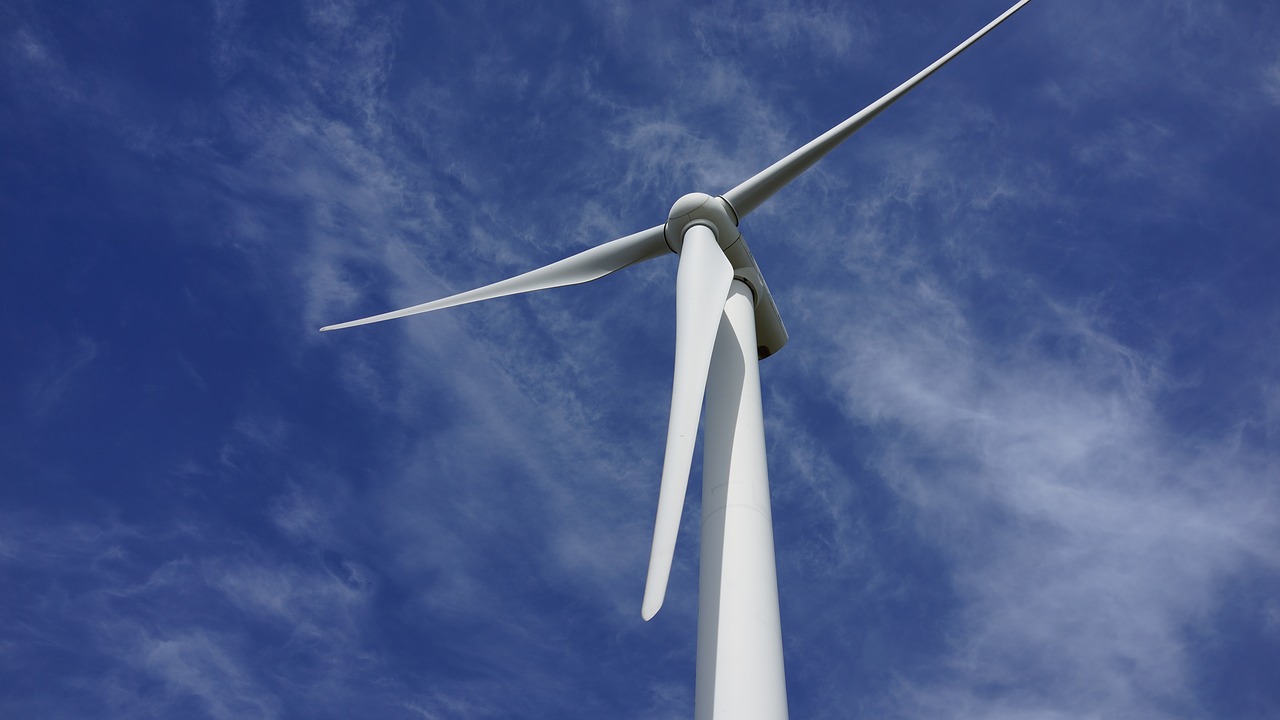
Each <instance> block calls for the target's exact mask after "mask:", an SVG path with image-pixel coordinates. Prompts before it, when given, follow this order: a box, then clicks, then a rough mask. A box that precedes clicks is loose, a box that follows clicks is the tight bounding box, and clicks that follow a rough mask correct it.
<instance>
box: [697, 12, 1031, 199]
mask: <svg viewBox="0 0 1280 720" xmlns="http://www.w3.org/2000/svg"><path fill="white" fill-rule="evenodd" d="M1028 2H1031V0H1020V2H1018V3H1017V4H1016V5H1014V6H1013V7H1011V8H1009V9H1008V10H1006V11H1004V14H1003V15H1001V16H1000V17H998V18H996V19H995V20H992V21H991V22H990V23H989V24H988V25H987V26H986V27H984V28H982V29H981V30H979V31H978V32H976V33H974V34H973V36H972V37H970V38H969V39H968V40H965V41H964V42H962V43H960V44H959V45H957V46H956V47H955V49H954V50H952V51H951V52H949V53H947V54H946V55H943V56H942V57H941V58H939V59H938V60H937V61H936V62H934V63H933V64H932V65H930V66H929V67H927V68H925V69H924V70H921V71H920V72H918V73H916V75H915V77H913V78H911V79H910V80H908V81H906V82H904V83H902V84H901V85H899V86H898V87H896V88H894V89H893V90H892V91H891V92H889V93H888V94H886V95H885V96H884V97H882V98H880V99H879V100H877V101H875V102H873V103H871V104H870V105H868V106H867V107H866V108H864V109H863V110H861V111H859V112H858V114H856V115H854V116H852V117H850V118H849V119H847V120H845V121H844V122H842V123H840V124H839V125H837V126H835V127H833V128H831V129H830V130H828V131H826V132H825V133H823V134H821V135H819V136H818V137H816V138H814V139H813V140H810V141H809V143H808V144H806V145H805V146H804V147H802V148H800V149H799V150H796V151H795V152H793V153H791V154H790V155H788V156H786V157H784V158H782V159H781V160H779V161H778V162H776V163H774V164H772V165H770V166H769V167H767V168H765V169H764V170H761V171H760V172H758V173H756V174H755V175H754V176H752V177H751V178H750V179H748V180H747V181H746V182H744V183H742V184H740V185H738V186H737V187H735V188H734V189H732V190H730V191H729V192H727V193H725V194H724V195H722V196H721V197H723V198H724V199H725V200H726V201H727V202H728V203H729V205H731V206H732V207H733V210H734V212H736V213H737V215H738V220H741V219H742V218H744V217H746V216H747V213H750V212H751V211H752V210H755V209H756V208H758V207H760V205H762V204H763V203H764V201H765V200H768V199H769V198H770V197H772V196H773V194H774V193H776V192H778V191H779V190H781V189H782V188H784V187H786V186H787V184H788V183H790V182H791V181H792V180H795V179H796V178H798V177H800V175H801V173H803V172H804V171H805V170H808V169H809V168H811V167H813V164H814V163H816V162H818V161H819V160H821V159H822V158H823V156H824V155H826V154H827V153H829V152H831V151H832V150H834V149H835V148H836V146H837V145H839V144H840V143H842V142H844V141H845V140H847V139H848V138H849V136H850V135H853V134H854V133H855V132H857V131H858V130H859V129H861V128H862V126H863V125H866V124H867V123H868V122H870V121H871V119H872V118H874V117H875V116H876V115H879V114H880V112H881V111H882V110H884V109H885V108H887V107H889V106H890V105H892V104H893V103H894V102H896V101H897V100H898V99H899V98H901V97H902V96H903V95H906V94H907V93H908V92H910V91H911V90H912V89H913V88H914V87H915V86H916V85H919V84H920V83H921V82H923V81H924V79H925V78H927V77H929V76H930V75H932V74H933V73H934V72H935V71H937V70H938V68H940V67H942V66H943V65H946V64H947V63H948V62H950V61H951V59H952V58H954V57H955V56H957V55H959V54H960V53H962V52H964V51H965V50H966V49H968V47H969V46H970V45H972V44H974V43H975V42H977V41H978V40H980V39H981V38H982V36H983V35H986V34H987V33H989V32H991V30H992V29H994V28H995V27H996V26H997V25H999V24H1000V23H1002V22H1004V21H1005V20H1007V19H1008V18H1009V16H1010V15H1013V14H1014V13H1016V12H1018V11H1019V10H1021V9H1022V6H1023V5H1026V4H1027V3H1028Z"/></svg>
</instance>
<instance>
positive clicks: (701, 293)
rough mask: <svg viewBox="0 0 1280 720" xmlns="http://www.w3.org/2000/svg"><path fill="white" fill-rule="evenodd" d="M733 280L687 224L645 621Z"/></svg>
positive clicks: (665, 560)
mask: <svg viewBox="0 0 1280 720" xmlns="http://www.w3.org/2000/svg"><path fill="white" fill-rule="evenodd" d="M732 283H733V266H732V265H731V264H730V263H729V259H728V258H726V257H725V255H724V251H722V250H721V249H720V246H719V245H718V244H717V243H716V237H715V234H714V233H712V232H711V230H710V229H709V228H707V227H704V226H701V225H695V226H693V227H691V228H689V230H688V231H687V232H686V233H685V237H684V247H683V248H682V249H681V250H680V269H679V270H678V271H677V273H676V367H675V377H674V379H673V380H672V383H671V418H670V420H669V424H668V425H667V451H666V457H665V458H664V459H663V462H662V485H661V486H660V488H659V490H658V516H657V519H656V520H655V521H654V526H653V548H652V550H651V552H650V555H649V577H648V579H647V580H646V581H645V586H644V604H643V606H642V608H641V611H640V613H641V615H642V616H643V617H644V619H645V620H648V619H650V618H652V617H653V616H654V614H655V613H657V612H658V608H660V607H662V600H663V598H664V597H665V596H666V593H667V579H668V578H669V577H670V575H671V561H672V558H673V557H674V555H675V549H676V535H677V534H679V531H680V514H681V512H682V511H683V509H684V495H685V490H686V489H687V488H688V486H689V467H690V465H692V464H693V445H694V441H695V440H696V439H697V433H698V416H699V415H701V413H702V398H703V395H704V394H705V393H706V389H707V372H708V370H709V369H710V367H711V351H712V349H713V348H714V347H715V341H716V331H717V330H718V329H719V327H720V315H721V314H722V313H723V312H724V303H725V299H726V298H728V296H729V286H730V285H731V284H732Z"/></svg>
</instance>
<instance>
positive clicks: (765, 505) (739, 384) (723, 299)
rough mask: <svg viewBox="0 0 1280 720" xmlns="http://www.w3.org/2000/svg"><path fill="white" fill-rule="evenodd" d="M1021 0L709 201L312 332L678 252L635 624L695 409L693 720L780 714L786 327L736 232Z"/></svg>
mask: <svg viewBox="0 0 1280 720" xmlns="http://www.w3.org/2000/svg"><path fill="white" fill-rule="evenodd" d="M1028 2H1030V0H1020V2H1018V3H1017V4H1015V5H1014V6H1013V7H1011V8H1009V9H1008V10H1006V11H1005V12H1004V13H1003V14H1001V15H1000V16H999V17H997V18H996V19H995V20H993V21H991V22H990V23H989V24H988V25H987V26H986V27H984V28H982V29H981V30H979V31H978V32H977V33H974V35H973V36H971V37H970V38H969V39H968V40H965V41H964V42H963V43H961V44H960V45H958V46H957V47H956V48H955V49H953V50H952V51H951V52H949V53H947V54H946V55H944V56H942V57H941V58H939V59H938V60H937V61H935V62H934V63H933V64H932V65H929V66H928V67H926V68H925V69H924V70H921V71H920V72H919V73H917V74H916V75H915V76H914V77H912V78H911V79H909V80H907V81H906V82H904V83H902V84H901V85H899V86H898V87H897V88H895V89H894V90H892V91H890V92H889V93H888V94H886V95H884V96H883V97H881V98H880V99H879V100H877V101H875V102H874V103H872V104H871V105H869V106H867V107H866V108H864V109H863V110H861V111H860V112H858V113H857V114H855V115H853V116H852V117H850V118H848V119H847V120H845V121H844V122H842V123H840V124H839V125H837V126H835V127H834V128H831V129H830V130H828V131H827V132H825V133H823V134H822V135H820V136H818V137H817V138H814V139H813V140H812V141H810V142H809V143H807V144H806V145H804V146H803V147H801V148H799V149H798V150H796V151H795V152H793V153H791V154H790V155H787V156H786V157H784V158H782V159H781V160H779V161H777V162H775V163H774V164H773V165H770V166H769V167H768V168H765V169H764V170H762V171H760V172H759V173H756V174H755V175H754V176H752V177H751V178H749V179H748V180H746V181H745V182H743V183H741V184H740V185H738V186H737V187H735V188H733V189H732V190H729V191H728V192H726V193H724V194H723V195H720V196H718V197H712V196H710V195H706V194H703V193H691V194H689V195H685V196H684V197H681V198H680V199H679V200H677V201H676V202H675V204H674V205H673V206H672V207H671V211H670V213H669V214H668V216H667V221H666V222H665V223H663V224H660V225H655V226H653V227H651V228H649V229H647V230H642V231H640V232H638V233H635V234H633V235H628V236H626V237H623V238H619V239H617V240H613V241H610V242H607V243H604V244H603V245H599V246H596V247H593V248H591V249H589V250H586V251H584V252H581V253H578V254H577V255H573V256H570V257H568V258H565V259H563V260H560V261H559V262H555V263H552V264H550V265H547V266H545V267H541V268H538V269H536V270H532V271H530V272H527V273H524V274H523V275H518V276H516V277H513V278H509V279H506V280H502V281H499V282H496V283H493V284H492V285H486V286H485V287H481V288H477V289H475V290H468V291H466V292H463V293H459V294H457V295H452V296H450V297H447V298H443V299H440V300H434V301H431V302H428V303H423V304H421V305H414V306H413V307H408V308H404V309H402V310H395V311H392V312H388V313H383V314H381V315H374V316H372V317H367V318H363V319H360V320H353V321H351V322H345V323H341V324H338V325H329V326H327V327H323V328H320V329H321V331H327V330H339V329H342V328H348V327H354V326H356V325H366V324H369V323H375V322H381V321H383V320H391V319H394V318H401V317H405V316H408V315H416V314H418V313H425V312H431V311H433V310H441V309H444V308H448V307H454V306H456V305H464V304H467V303H472V302H478V301H480V300H490V299H494V298H499V297H505V296H507V295H515V294H517V293H525V292H530V291H533V290H545V289H549V288H554V287H562V286H565V285H575V284H578V283H584V282H589V281H591V280H596V279H599V278H601V277H604V276H605V275H608V274H610V273H612V272H615V271H617V270H621V269H623V268H625V267H627V266H629V265H634V264H636V263H640V262H644V261H646V260H652V259H654V258H657V257H661V256H664V255H668V254H671V253H675V254H677V255H679V258H680V260H679V266H678V269H677V272H676V345H675V373H674V378H673V381H672V389H671V413H670V417H669V421H668V426H667V445H666V455H665V457H664V459H663V465H662V481H661V484H660V486H659V490H658V512H657V519H656V520H655V522H654V530H653V546H652V549H651V552H650V556H649V574H648V578H647V580H646V582H645V590H644V601H643V603H642V605H641V615H642V616H643V618H644V619H645V620H649V619H651V618H652V617H653V616H654V615H655V614H656V613H657V612H658V609H659V608H661V607H662V601H663V598H664V597H665V595H666V590H667V579H668V577H669V576H670V573H671V563H672V559H673V556H674V554H675V545H676V536H677V534H678V531H679V528H680V515H681V511H682V508H683V506H684V500H685V491H686V489H687V486H688V483H689V471H690V465H691V464H692V462H693V450H694V442H695V439H696V438H695V434H696V431H697V429H698V420H699V415H700V413H701V410H702V406H703V402H704V400H705V402H706V422H705V424H704V429H703V470H702V482H703V490H702V547H701V554H700V564H699V579H698V651H697V670H696V680H695V700H694V716H695V718H697V720H711V719H712V718H718V719H721V720H729V719H732V720H778V719H780V718H786V717H787V693H786V682H785V679H784V674H783V663H782V630H781V622H780V620H779V612H778V581H777V571H776V567H775V564H774V551H773V522H772V516H771V511H770V507H769V478H768V470H767V468H766V463H765V452H764V448H765V445H764V414H763V410H762V407H761V400H760V374H759V366H758V363H759V361H760V360H763V359H764V358H766V357H768V356H770V355H772V354H773V353H775V352H777V351H778V350H779V349H781V348H782V346H783V345H784V344H786V342H787V331H786V329H785V328H784V327H783V325H782V319H781V317H780V316H779V315H778V310H777V307H776V305H775V304H774V301H773V296H772V295H771V294H770V293H769V288H768V286H766V285H765V282H764V276H763V275H762V274H761V272H760V268H759V266H758V265H757V264H756V261H755V258H754V257H752V255H751V251H750V249H748V247H747V243H746V241H745V240H744V239H743V237H742V233H741V232H740V231H739V230H738V227H739V224H740V223H741V222H742V220H743V219H744V218H745V217H746V216H747V215H748V214H750V213H751V212H752V211H753V210H755V209H756V208H758V207H760V205H762V204H763V203H764V202H765V201H766V200H768V199H769V198H770V197H772V196H773V194H774V193H776V192H778V191H779V190H781V189H782V188H783V187H785V186H786V185H787V184H789V183H790V182H791V181H792V180H795V179H796V178H797V177H799V176H800V175H801V174H802V173H803V172H804V171H805V170H808V169H809V168H810V167H812V166H813V165H814V163H816V162H818V160H820V159H822V157H823V156H825V155H826V154H827V153H829V152H830V151H831V150H833V149H834V148H835V147H836V146H837V145H839V144H840V143H842V142H844V141H845V140H846V139H848V138H849V136H851V135H853V134H854V133H855V132H857V131H858V130H859V129H860V128H861V127H862V126H863V125H865V124H866V123H867V122H869V121H870V120H871V119H872V118H874V117H875V116H876V115H878V114H880V112H881V111H883V110H884V109H885V108H887V107H889V106H890V105H892V104H893V103H894V102H896V101H897V100H899V99H900V98H902V97H903V96H904V95H906V94H907V93H908V92H910V91H911V90H912V89H913V88H914V87H916V86H917V85H918V84H920V83H921V82H922V81H923V80H924V79H925V78H927V77H929V76H930V75H932V74H933V73H934V72H935V71H936V70H938V69H939V68H941V67H942V66H943V65H945V64H947V63H948V62H950V61H951V60H952V59H953V58H954V57H955V56H957V55H959V54H960V53H961V52H963V51H964V50H966V49H967V48H968V47H969V46H970V45H972V44H973V43H975V42H977V41H978V40H979V39H980V38H982V36H984V35H986V34H987V33H988V32H990V31H991V30H992V29H993V28H995V27H996V26H997V25H999V24H1000V23H1002V22H1004V21H1005V20H1006V19H1008V18H1009V17H1010V16H1011V15H1013V14H1014V13H1015V12H1017V11H1018V10H1020V9H1022V7H1023V6H1024V5H1026V4H1027V3H1028Z"/></svg>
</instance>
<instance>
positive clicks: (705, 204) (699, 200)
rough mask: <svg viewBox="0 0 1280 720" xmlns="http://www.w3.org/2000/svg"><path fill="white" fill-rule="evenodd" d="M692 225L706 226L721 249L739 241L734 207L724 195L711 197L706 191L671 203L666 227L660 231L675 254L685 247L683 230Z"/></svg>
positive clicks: (739, 236) (739, 234) (739, 235)
mask: <svg viewBox="0 0 1280 720" xmlns="http://www.w3.org/2000/svg"><path fill="white" fill-rule="evenodd" d="M694 225H705V226H706V227H709V228H711V232H713V233H715V235H716V242H717V243H718V244H719V245H720V249H721V250H728V249H729V246H730V245H732V244H734V243H735V242H737V241H738V238H741V237H742V234H741V233H739V232H738V221H737V218H736V217H735V216H734V213H733V208H731V207H729V203H727V202H725V200H724V198H718V197H712V196H710V195H708V194H706V193H689V194H688V195H685V196H684V197H682V198H680V199H679V200H677V201H676V203H675V204H674V205H672V206H671V212H670V213H669V214H668V215H667V226H666V228H665V229H664V230H663V234H664V235H665V236H666V239H667V246H668V247H670V248H671V251H672V252H674V253H679V252H680V250H681V248H683V247H684V233H685V231H686V230H688V229H689V228H690V227H692V226H694Z"/></svg>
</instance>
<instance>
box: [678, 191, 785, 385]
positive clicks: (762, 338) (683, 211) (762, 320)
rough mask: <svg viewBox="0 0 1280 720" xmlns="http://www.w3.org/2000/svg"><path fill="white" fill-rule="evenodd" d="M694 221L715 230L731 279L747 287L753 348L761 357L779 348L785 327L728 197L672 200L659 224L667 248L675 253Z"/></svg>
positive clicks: (692, 196)
mask: <svg viewBox="0 0 1280 720" xmlns="http://www.w3.org/2000/svg"><path fill="white" fill-rule="evenodd" d="M695 225H703V226H706V227H707V228H710V229H711V232H712V233H714V234H715V237H716V244H717V245H719V246H720V249H721V250H723V251H724V254H725V257H727V258H728V259H729V264H730V266H732V268H733V277H734V279H735V280H741V281H742V282H743V283H745V284H746V286H747V287H749V288H750V289H751V295H752V298H753V301H754V305H755V318H756V342H757V343H758V347H757V348H756V351H757V353H758V355H759V358H760V359H761V360H763V359H765V358H767V357H769V356H770V355H772V354H774V353H776V352H778V351H779V350H781V349H782V346H783V345H786V344H787V329H786V327H784V326H783V324H782V316H781V315H779V314H778V306H777V304H776V303H774V301H773V295H772V294H771V293H770V292H769V286H768V285H766V284H765V282H764V274H763V273H762V272H761V271H760V266H759V265H758V264H757V263H756V259H755V256H754V255H752V254H751V249H750V248H748V247H747V241H746V240H745V239H743V237H742V233H741V232H739V231H738V214H737V213H736V212H734V210H733V206H732V205H730V204H729V201H727V200H725V199H724V198H722V197H712V196H711V195H708V194H706V193H689V194H688V195H685V196H683V197H681V198H680V199H679V200H676V202H675V204H674V205H672V206H671V212H670V213H668V215H667V224H666V225H665V226H663V237H664V239H665V240H666V241H667V247H669V248H671V252H673V253H676V254H679V253H680V251H681V249H683V247H684V237H685V233H687V232H688V231H689V228H691V227H693V226H695Z"/></svg>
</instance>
